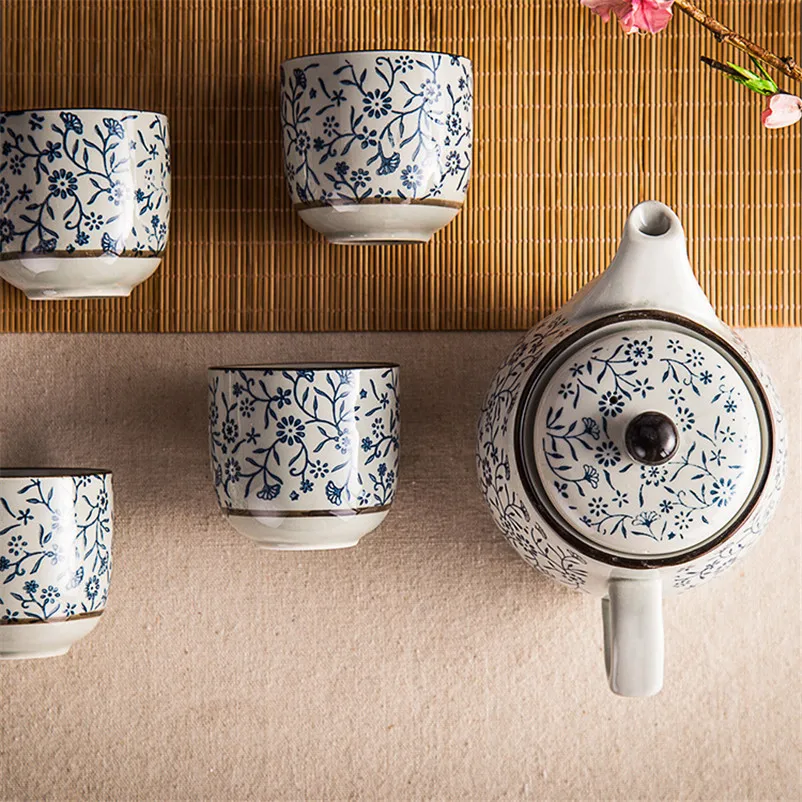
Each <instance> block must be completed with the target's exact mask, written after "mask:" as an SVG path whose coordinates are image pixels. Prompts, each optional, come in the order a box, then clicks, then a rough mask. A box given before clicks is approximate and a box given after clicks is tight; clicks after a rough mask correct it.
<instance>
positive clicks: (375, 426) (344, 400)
mask: <svg viewBox="0 0 802 802" xmlns="http://www.w3.org/2000/svg"><path fill="white" fill-rule="evenodd" d="M209 395H210V409H209V426H210V439H211V456H212V471H213V475H214V484H215V488H216V490H217V496H218V501H219V502H220V505H221V507H222V508H223V509H231V508H234V509H249V508H259V509H271V508H275V509H281V510H288V509H289V510H291V509H298V510H326V509H338V508H343V509H359V508H363V507H384V506H386V505H389V504H390V503H391V501H392V499H393V495H394V493H395V486H396V481H397V475H398V456H399V399H398V368H394V367H384V368H367V369H366V368H353V369H352V368H343V369H334V368H332V369H311V368H310V369H305V368H300V369H282V368H276V369H271V368H224V369H213V370H211V371H210V384H209Z"/></svg>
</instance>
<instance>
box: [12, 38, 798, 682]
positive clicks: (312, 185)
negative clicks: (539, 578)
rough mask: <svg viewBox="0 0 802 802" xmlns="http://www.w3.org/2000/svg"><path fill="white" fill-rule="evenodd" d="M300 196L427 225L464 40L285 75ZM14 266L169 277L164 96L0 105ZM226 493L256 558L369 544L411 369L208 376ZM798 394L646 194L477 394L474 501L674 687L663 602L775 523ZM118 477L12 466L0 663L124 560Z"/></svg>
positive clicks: (95, 589) (85, 616)
mask: <svg viewBox="0 0 802 802" xmlns="http://www.w3.org/2000/svg"><path fill="white" fill-rule="evenodd" d="M279 83H280V115H281V126H282V136H283V139H282V148H283V156H284V171H285V176H286V179H287V185H288V189H289V193H290V197H291V201H292V204H293V207H294V208H295V209H296V211H297V212H298V214H299V216H300V217H301V218H302V219H303V220H304V222H306V223H307V225H309V226H310V227H312V228H313V229H315V230H317V231H319V232H320V233H322V234H323V235H324V236H325V237H326V238H327V239H328V240H329V241H330V242H333V243H338V244H373V245H380V244H383V243H390V244H398V243H415V242H426V241H427V240H428V239H430V238H431V237H432V235H433V234H434V233H435V232H436V231H438V230H439V229H441V228H443V227H444V226H445V225H447V224H448V223H449V222H450V221H451V220H452V219H453V218H454V217H455V216H456V215H457V214H458V212H459V209H460V208H461V206H462V203H463V202H464V199H465V193H466V190H467V187H468V182H469V180H470V174H471V169H472V162H473V157H472V128H473V124H472V103H473V79H472V72H471V64H470V62H469V61H468V60H467V59H465V58H463V57H460V56H452V55H448V54H443V53H424V52H417V51H406V50H382V51H361V52H350V53H349V52H342V53H323V54H316V55H312V56H303V57H300V58H294V59H291V60H289V61H287V62H285V63H284V64H283V65H282V66H281V70H280V77H279ZM0 149H1V150H0V276H2V278H4V279H5V280H6V281H8V282H10V283H11V284H13V285H14V286H16V287H19V288H20V289H21V290H23V292H25V293H26V295H27V296H28V297H29V298H31V299H35V300H46V299H60V298H79V297H82V298H88V297H104V296H114V295H128V294H129V293H130V292H131V290H132V288H133V287H134V286H136V285H137V284H139V283H141V282H142V281H144V280H146V279H147V277H148V276H150V275H151V274H152V273H153V271H154V270H155V269H156V268H157V266H158V264H159V262H160V260H161V258H162V256H163V254H164V251H165V247H166V242H167V234H168V228H169V221H170V158H171V157H170V145H169V133H168V125H167V120H166V118H165V117H164V116H163V115H161V114H157V113H154V112H146V111H126V110H103V109H64V110H42V111H24V112H10V113H3V114H0ZM208 394H209V443H210V454H211V467H212V477H213V485H214V489H215V493H216V495H217V500H218V504H219V506H220V509H221V512H222V514H223V515H224V517H225V518H226V519H227V520H228V522H229V524H231V526H232V527H233V528H234V529H235V530H236V531H237V532H239V533H240V534H241V535H243V536H244V537H246V538H248V539H250V540H252V541H254V542H255V543H256V545H257V546H259V547H261V548H264V549H275V550H311V549H314V550H319V549H338V548H347V547H353V546H355V545H356V544H357V543H358V542H359V540H360V539H361V538H362V537H363V536H364V535H366V534H368V533H369V532H372V531H373V530H374V529H376V527H378V526H379V525H380V524H381V522H382V521H383V520H384V518H385V517H386V515H387V514H388V511H389V509H390V506H391V504H392V502H393V497H394V494H395V490H396V485H397V481H398V478H397V477H398V462H399V453H400V431H399V426H400V417H399V415H400V413H399V367H398V365H395V364H392V363H382V362H376V363H348V362H342V363H319V364H292V365H287V364H280V363H278V364H273V363H271V364H264V365H226V366H221V367H212V368H209V371H208ZM786 455H787V434H786V431H785V424H784V418H783V413H782V409H781V407H780V404H779V401H778V399H777V395H776V392H775V390H774V388H773V385H772V383H771V380H770V378H769V377H768V375H767V374H766V372H765V370H764V368H763V367H762V365H761V364H760V362H759V361H758V360H757V359H756V358H755V357H754V356H753V355H752V354H751V353H750V352H749V349H748V348H747V347H746V345H745V344H744V343H743V341H742V340H741V339H740V338H739V337H738V335H737V334H736V333H735V332H733V331H732V330H730V329H729V328H728V327H727V326H726V325H725V324H724V323H723V322H722V321H721V320H719V319H718V317H717V316H716V314H715V312H714V310H713V308H712V306H711V305H710V303H709V301H708V300H707V298H706V297H705V294H704V292H703V291H702V289H701V287H700V286H699V284H698V282H697V281H696V279H695V277H694V274H693V270H692V268H691V266H690V264H689V262H688V257H687V251H686V244H685V236H684V232H683V229H682V225H681V223H680V221H679V219H678V218H677V216H676V215H675V213H674V212H673V211H672V210H671V209H669V208H668V207H667V206H665V205H664V204H662V203H658V202H656V201H646V202H644V203H641V204H639V205H638V206H636V207H635V208H634V209H633V210H632V212H631V213H630V215H629V218H628V219H627V221H626V223H625V225H624V231H623V236H622V239H621V243H620V246H619V248H618V251H617V253H616V255H615V258H614V259H613V261H612V263H611V264H610V265H609V267H608V268H607V269H606V270H605V271H604V272H603V273H602V274H601V275H599V276H598V277H597V278H596V279H595V280H594V281H592V282H590V283H589V284H588V285H586V286H585V287H584V288H583V289H581V290H580V291H579V292H578V293H577V294H576V295H575V296H574V297H573V298H572V299H571V300H570V301H569V302H568V303H567V304H566V305H565V306H564V307H563V308H562V309H560V310H559V311H557V312H555V313H554V314H552V315H551V316H550V317H548V318H546V319H545V320H543V321H542V322H541V323H540V324H538V325H537V326H536V327H535V328H534V329H532V330H531V331H530V332H529V333H528V334H527V335H525V337H524V338H523V339H522V341H521V342H520V343H519V345H518V346H517V347H516V348H515V350H514V351H513V352H512V353H511V354H510V356H509V357H508V358H507V360H506V361H505V362H504V364H503V365H502V366H501V368H500V369H499V371H498V373H497V375H496V376H495V378H494V380H493V383H492V385H491V387H490V390H489V392H488V393H487V396H486V399H485V401H484V404H483V407H482V410H481V415H480V420H479V426H478V438H477V449H476V461H477V468H478V473H479V482H480V486H481V490H482V493H483V494H484V497H485V500H486V502H487V504H488V506H489V509H490V512H491V514H492V516H493V518H494V520H495V522H496V524H497V526H498V527H499V529H500V530H501V532H502V533H503V534H504V536H505V537H506V538H507V540H508V541H509V542H510V544H511V545H512V547H513V548H514V549H515V550H516V551H517V552H518V553H519V554H520V556H521V557H522V558H523V559H524V560H525V561H526V562H527V563H529V564H530V565H531V566H533V567H534V568H537V569H538V570H539V571H541V572H543V573H544V574H546V575H547V576H549V577H551V578H552V579H555V580H556V581H558V582H560V583H562V584H564V585H567V586H569V587H571V588H574V589H576V590H580V591H583V592H585V593H588V594H591V595H594V596H598V597H599V598H600V599H601V601H602V622H603V627H604V650H605V665H606V671H607V675H608V679H609V683H610V687H611V689H612V690H613V691H614V692H615V693H617V694H619V695H623V696H650V695H652V694H655V693H657V692H658V691H659V690H660V688H661V686H662V681H663V651H664V650H663V619H662V602H663V597H664V596H669V595H672V594H675V593H679V592H682V591H684V590H687V589H690V588H694V587H696V586H697V585H700V584H702V583H703V582H706V581H707V580H709V579H711V578H713V577H715V576H718V575H719V574H720V573H722V572H723V571H724V570H726V569H727V568H729V567H731V566H732V565H733V564H734V563H735V562H736V561H737V560H738V559H740V558H741V557H742V556H743V555H744V554H745V553H746V552H747V551H748V549H749V548H750V547H751V546H752V545H753V544H754V543H755V541H756V540H757V539H758V538H759V537H760V535H761V534H762V533H763V532H764V531H765V529H766V527H767V525H768V522H769V520H770V518H771V516H772V513H773V512H774V509H775V508H776V505H777V502H778V499H779V495H780V491H781V489H782V485H783V479H784V475H785V464H786ZM111 540H112V493H111V474H110V473H109V472H108V471H104V470H85V469H43V468H19V469H16V468H15V469H3V470H0V548H3V549H4V550H3V551H2V552H1V553H0V659H4V658H5V659H9V658H25V657H46V656H52V655H57V654H63V653H64V652H66V651H67V649H69V647H70V646H71V644H72V643H74V642H75V641H77V640H78V639H80V638H82V637H83V636H84V635H86V634H87V633H88V632H89V631H91V630H92V629H93V628H94V627H95V626H96V624H97V623H98V619H99V616H100V614H101V613H102V612H103V609H104V608H105V605H106V599H107V595H108V588H109V579H110V577H111V571H112V558H111Z"/></svg>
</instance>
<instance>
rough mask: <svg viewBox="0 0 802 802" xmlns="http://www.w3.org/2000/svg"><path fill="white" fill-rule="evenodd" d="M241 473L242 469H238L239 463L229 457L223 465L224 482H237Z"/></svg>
mask: <svg viewBox="0 0 802 802" xmlns="http://www.w3.org/2000/svg"><path fill="white" fill-rule="evenodd" d="M241 472H242V469H241V468H240V464H239V462H237V460H235V459H234V457H229V459H227V460H226V465H225V477H226V482H227V483H228V482H238V481H239V478H240V475H241Z"/></svg>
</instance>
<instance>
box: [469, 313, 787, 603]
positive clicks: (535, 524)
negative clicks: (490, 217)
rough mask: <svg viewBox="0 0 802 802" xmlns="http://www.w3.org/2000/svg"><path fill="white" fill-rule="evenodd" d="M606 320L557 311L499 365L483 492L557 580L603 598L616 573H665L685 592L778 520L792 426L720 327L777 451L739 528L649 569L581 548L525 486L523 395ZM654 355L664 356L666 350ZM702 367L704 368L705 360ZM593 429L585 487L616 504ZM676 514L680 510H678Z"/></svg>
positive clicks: (486, 420) (517, 541)
mask: <svg viewBox="0 0 802 802" xmlns="http://www.w3.org/2000/svg"><path fill="white" fill-rule="evenodd" d="M635 311H645V312H647V313H648V314H651V313H652V312H653V310H635ZM624 314H626V313H624ZM602 317H604V316H602ZM599 319H600V318H595V319H594V318H592V317H591V318H583V319H581V320H574V321H572V320H571V319H570V318H567V317H566V316H565V314H564V313H563V312H561V311H558V312H556V313H555V314H553V315H551V316H549V317H548V318H546V319H544V320H543V321H541V322H540V323H539V324H538V325H537V326H536V327H535V328H533V329H532V330H531V331H529V332H528V333H527V334H526V335H525V336H524V337H523V339H522V340H521V341H520V342H519V344H518V345H517V346H516V348H515V350H514V351H513V352H512V353H511V354H510V355H509V357H508V358H507V359H506V360H505V362H504V363H503V365H502V366H501V367H500V368H499V370H498V372H497V374H496V376H495V378H494V380H493V383H492V385H491V387H490V389H489V391H488V393H487V395H486V397H485V400H484V404H483V406H482V411H481V415H480V419H479V426H478V439H477V452H476V461H477V470H478V474H479V482H480V486H481V490H482V493H483V495H484V498H485V501H486V502H487V504H488V506H489V508H490V511H491V513H492V515H493V518H494V520H495V523H496V525H497V526H498V528H499V529H500V530H501V532H502V533H503V534H504V536H505V537H506V539H507V540H508V541H509V543H510V545H512V547H513V548H514V549H515V550H516V551H517V552H518V554H519V555H520V556H521V557H522V558H523V559H524V560H525V561H526V562H528V563H529V564H530V565H531V566H533V567H534V568H537V569H538V570H539V571H541V572H543V573H544V574H546V575H547V576H549V577H551V578H552V579H554V580H556V581H558V582H560V583H562V584H564V585H567V586H569V587H571V588H574V589H575V590H579V591H582V592H585V593H589V594H592V595H595V596H600V597H603V596H606V595H607V593H608V589H609V583H610V580H611V578H617V577H631V578H643V577H644V576H646V575H647V574H648V575H649V576H659V578H660V581H661V584H662V587H663V592H664V593H665V594H666V595H670V594H674V593H679V592H682V591H684V590H688V589H690V588H694V587H696V586H697V585H700V584H702V583H704V582H706V581H708V580H710V579H712V578H714V577H716V576H718V575H719V574H721V573H722V572H723V571H725V570H727V569H728V568H730V567H731V566H732V565H733V564H734V563H735V562H736V560H738V559H740V558H741V557H742V556H743V555H744V554H745V553H746V552H747V551H748V549H749V547H750V546H752V545H753V544H754V543H755V542H756V541H757V540H758V538H759V537H760V536H761V534H763V532H764V530H765V528H766V525H767V524H768V522H769V520H770V519H771V517H772V515H773V513H774V510H775V508H776V506H777V503H778V501H779V497H780V492H781V490H782V486H783V481H784V478H785V470H786V461H787V432H786V427H785V421H784V416H783V412H782V408H781V405H780V401H779V398H778V396H777V393H776V391H775V389H774V385H773V384H772V381H771V379H770V377H769V376H768V374H767V373H766V371H765V369H764V368H763V366H762V365H761V363H760V362H759V360H757V359H756V358H755V357H754V356H753V355H752V354H751V353H750V351H749V349H748V347H747V346H746V345H745V343H744V342H743V341H742V339H741V338H740V337H739V336H738V335H737V334H736V333H735V332H732V331H731V330H729V329H728V328H726V327H718V331H717V332H716V334H717V335H718V336H719V337H722V335H723V338H725V339H726V340H727V342H728V343H729V345H730V346H731V347H732V349H733V350H735V351H736V352H737V353H738V354H740V356H741V358H742V359H743V360H744V361H745V362H746V363H747V364H748V365H749V366H750V367H751V369H752V370H753V371H754V373H755V375H756V377H757V379H758V381H759V382H760V385H761V386H762V387H763V388H764V390H765V394H766V399H767V402H768V404H769V407H770V411H771V422H772V444H771V448H772V455H771V458H770V461H769V468H768V473H767V477H766V481H765V485H764V489H763V491H762V493H761V494H760V496H759V498H758V499H757V501H756V503H755V504H754V505H753V507H752V508H751V510H750V511H749V513H748V515H746V516H744V519H743V521H742V523H741V524H740V526H739V527H738V529H737V531H735V532H733V533H732V534H731V535H730V536H729V537H728V538H726V539H725V540H724V541H723V542H721V543H720V544H717V545H716V546H715V547H713V548H711V549H707V550H704V551H702V552H701V553H699V554H697V555H695V556H681V557H680V558H678V559H677V560H676V561H675V562H674V564H664V565H660V566H659V567H650V566H649V561H648V560H643V561H642V563H643V565H642V567H641V566H638V567H636V566H634V565H630V564H628V562H629V561H623V562H619V563H618V564H616V562H615V561H608V560H601V559H597V558H596V557H595V556H594V554H593V551H592V550H587V549H581V548H577V544H576V542H575V541H574V540H573V539H570V540H569V539H567V538H566V537H565V535H564V533H561V532H560V531H559V530H558V528H556V527H554V526H553V525H552V522H551V521H550V520H548V519H547V518H546V517H545V516H544V515H543V514H542V511H541V508H540V507H539V505H538V504H537V503H536V502H535V500H534V499H533V498H532V495H531V493H530V491H529V489H528V488H527V487H526V486H525V484H526V483H525V479H524V470H523V466H522V465H521V464H520V460H521V455H520V450H521V449H520V437H521V431H520V426H521V413H522V407H521V401H522V398H523V395H524V392H525V390H526V388H527V386H528V384H529V383H530V381H531V379H532V377H533V375H534V374H535V372H536V370H537V369H538V366H540V365H542V364H543V362H544V361H546V360H547V359H548V357H549V355H550V354H553V353H554V352H555V351H557V352H559V350H560V349H561V347H562V344H563V343H564V342H565V341H566V340H567V339H568V338H570V337H571V336H572V335H575V334H576V332H577V331H578V329H580V328H581V327H583V326H587V325H588V324H593V323H594V322H596V321H598V320H599ZM688 322H689V323H690V322H692V321H688ZM654 359H657V360H659V359H660V356H659V354H656V355H655V356H654ZM699 367H700V368H702V369H703V365H700V366H699ZM702 372H703V370H702ZM705 390H707V388H706V387H704V386H703V387H702V388H701V392H705ZM717 391H718V388H710V391H709V393H708V395H710V396H711V397H715V395H716V392H717ZM717 400H718V401H721V402H722V403H721V406H722V409H723V408H724V405H725V404H726V403H727V399H726V397H724V396H722V397H721V398H720V399H717ZM593 434H594V433H593V432H591V433H590V434H589V440H590V441H592V443H593V449H592V452H591V456H590V458H589V459H588V460H587V465H588V466H589V467H590V468H592V469H593V471H595V472H596V473H595V474H593V473H592V474H591V477H590V478H589V480H588V482H587V483H586V487H587V488H588V493H589V494H590V493H593V495H592V498H598V499H602V501H601V502H600V504H607V506H608V509H609V508H610V507H611V506H613V505H614V502H613V501H611V500H609V499H610V489H609V488H606V487H605V485H604V479H603V465H602V462H603V461H604V459H605V454H604V452H603V451H601V450H600V451H597V449H600V448H601V446H600V445H599V440H598V439H594V437H593ZM594 457H596V459H594ZM580 459H581V458H580ZM580 468H581V466H580ZM555 481H556V479H555ZM647 481H649V479H648V478H644V483H645V482H647ZM595 491H598V492H597V493H596V492H595ZM672 513H673V514H674V515H676V513H674V511H673V509H672Z"/></svg>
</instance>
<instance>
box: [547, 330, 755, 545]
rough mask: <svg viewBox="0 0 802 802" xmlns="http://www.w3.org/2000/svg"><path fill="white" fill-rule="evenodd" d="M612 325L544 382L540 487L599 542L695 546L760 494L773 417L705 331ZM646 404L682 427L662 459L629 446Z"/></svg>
mask: <svg viewBox="0 0 802 802" xmlns="http://www.w3.org/2000/svg"><path fill="white" fill-rule="evenodd" d="M613 328H615V327H613ZM604 331H605V330H602V332H598V333H595V334H594V335H591V336H590V337H589V338H588V341H587V342H585V344H582V343H581V342H580V343H578V344H577V346H576V347H575V348H574V349H573V350H572V351H571V352H570V353H566V354H563V355H561V358H562V359H563V361H562V363H561V364H560V365H559V366H558V367H557V369H556V371H555V372H554V373H553V374H552V375H551V376H550V377H549V378H548V382H547V384H546V386H545V387H542V388H536V389H535V390H534V393H535V394H537V395H538V396H539V400H538V402H537V410H536V413H535V416H534V438H533V439H534V442H533V444H532V446H533V453H534V457H535V460H534V461H535V465H536V469H537V474H538V480H539V482H538V483H539V484H540V485H541V486H542V487H543V489H544V490H545V493H546V496H547V498H548V500H549V502H550V504H551V505H552V507H553V508H554V509H555V510H556V512H557V514H558V515H559V516H560V517H561V518H562V519H563V521H564V522H565V523H566V525H568V526H569V527H571V528H572V529H573V530H575V531H576V532H577V533H579V534H581V535H582V536H584V537H586V538H587V539H588V540H589V541H591V542H592V543H594V544H595V545H597V546H599V547H601V548H604V549H608V550H611V551H614V552H623V553H626V552H636V553H638V554H641V555H646V554H667V553H673V552H678V551H683V550H687V549H689V548H690V547H692V546H695V545H696V544H699V543H702V542H703V541H705V540H707V539H709V538H711V537H713V536H714V535H716V533H718V532H719V531H721V530H723V529H725V528H726V526H727V524H728V523H729V522H730V521H731V520H732V519H733V518H735V517H736V515H737V514H738V512H739V511H740V510H741V508H742V507H743V505H744V504H745V503H746V502H747V501H748V499H749V498H750V497H751V495H752V491H753V488H754V486H755V483H756V481H757V479H758V472H759V468H760V466H761V440H762V431H763V430H764V429H765V422H761V419H760V417H759V416H758V413H757V409H756V407H755V403H754V401H753V398H752V395H751V393H750V390H749V388H748V387H747V385H746V383H745V381H744V379H743V377H742V376H741V374H740V373H739V372H738V371H737V370H736V369H735V368H734V366H733V365H732V364H731V363H730V362H728V361H727V360H726V358H725V357H724V355H723V354H721V353H720V352H719V351H717V350H715V349H714V348H713V347H712V346H711V345H710V344H708V343H707V342H705V341H704V340H702V339H701V338H699V337H696V336H694V335H693V334H691V333H689V332H687V331H683V330H682V329H680V328H677V327H672V328H667V327H662V328H661V327H660V324H659V323H657V322H653V323H650V324H649V325H648V326H646V327H643V326H636V327H634V328H633V327H625V328H623V329H620V328H619V329H618V330H615V331H612V332H611V333H609V334H605V333H604ZM644 412H658V413H662V414H663V415H665V417H666V418H667V419H668V420H670V421H672V422H673V424H674V427H675V430H676V433H677V438H678V444H677V446H676V452H675V453H674V455H673V457H671V458H670V459H669V460H668V461H665V462H663V463H662V464H642V463H639V462H638V461H637V460H636V459H634V458H633V457H632V456H631V455H630V454H629V452H628V450H627V446H626V442H625V433H626V431H627V427H628V426H629V425H630V424H631V423H632V421H633V420H634V419H635V418H636V417H637V416H638V415H640V414H641V413H644Z"/></svg>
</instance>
